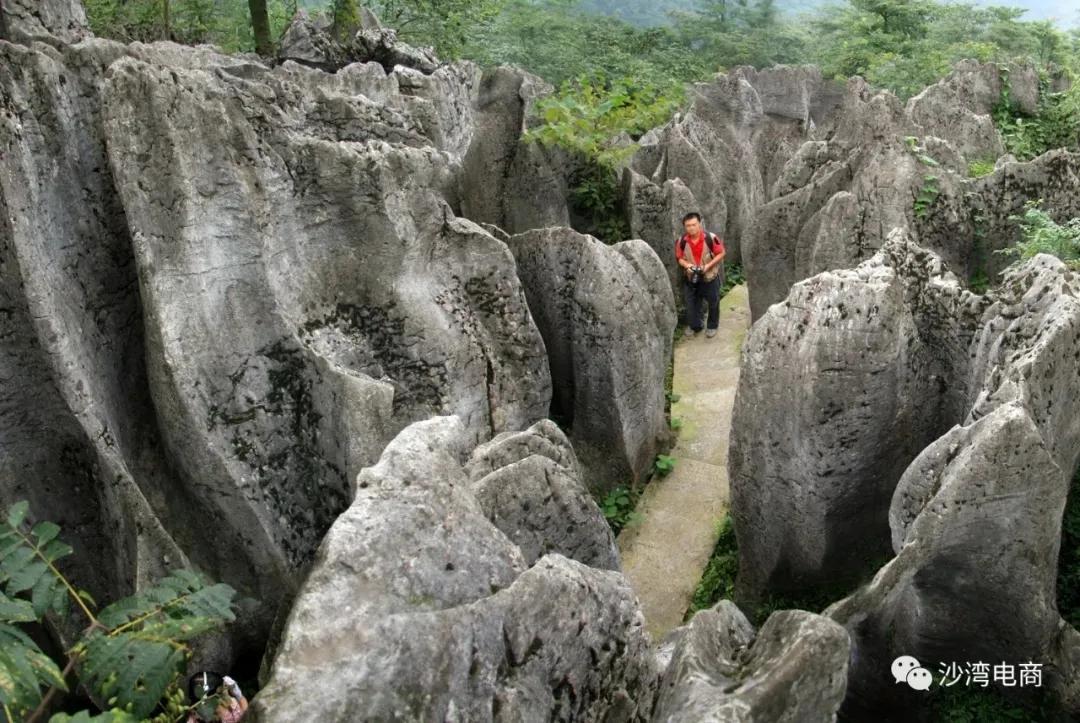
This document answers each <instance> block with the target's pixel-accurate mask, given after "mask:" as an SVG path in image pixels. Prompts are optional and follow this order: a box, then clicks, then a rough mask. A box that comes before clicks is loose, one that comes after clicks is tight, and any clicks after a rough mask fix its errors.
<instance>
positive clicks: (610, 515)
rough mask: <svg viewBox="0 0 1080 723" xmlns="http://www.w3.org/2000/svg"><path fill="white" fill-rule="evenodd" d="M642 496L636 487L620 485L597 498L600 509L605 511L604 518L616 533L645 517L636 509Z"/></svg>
mask: <svg viewBox="0 0 1080 723" xmlns="http://www.w3.org/2000/svg"><path fill="white" fill-rule="evenodd" d="M640 496H641V495H640V493H639V492H638V491H637V490H635V489H634V488H632V487H625V486H622V485H620V486H618V487H616V488H615V489H613V490H611V491H610V492H608V493H607V494H605V495H603V496H602V497H600V499H598V500H597V504H598V505H599V506H600V511H601V512H603V513H604V518H605V519H606V520H607V523H608V525H610V526H611V531H612V532H613V533H614V534H616V535H618V534H619V533H620V532H622V531H623V530H624V529H626V528H627V527H631V526H633V525H636V524H638V523H640V522H641V520H642V519H644V517H643V515H642V514H641V513H639V512H637V511H635V509H634V508H635V507H637V503H638V498H639V497H640Z"/></svg>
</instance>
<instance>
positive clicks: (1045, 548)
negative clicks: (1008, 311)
mask: <svg viewBox="0 0 1080 723" xmlns="http://www.w3.org/2000/svg"><path fill="white" fill-rule="evenodd" d="M1070 476H1071V475H1067V474H1062V470H1061V468H1060V467H1058V465H1057V464H1056V463H1055V462H1054V459H1053V457H1052V455H1051V454H1050V452H1049V450H1048V449H1047V447H1046V445H1045V444H1044V442H1043V439H1042V437H1041V435H1040V433H1039V430H1038V429H1037V427H1036V426H1035V424H1034V423H1033V422H1032V420H1031V417H1030V416H1029V414H1028V413H1027V412H1026V411H1025V410H1024V409H1023V407H1022V405H1020V404H1016V403H1010V404H1006V405H1002V406H999V407H997V408H996V409H995V410H994V411H993V412H991V413H990V414H989V415H987V416H985V417H982V418H980V419H978V420H977V421H975V422H972V423H971V424H969V425H966V426H964V427H955V428H953V429H952V430H951V431H950V432H948V433H946V434H945V435H944V436H942V437H941V438H940V439H939V440H937V441H936V442H934V443H933V444H931V445H930V446H929V447H927V449H926V450H925V451H924V452H923V453H922V454H921V455H920V456H919V457H918V458H917V459H916V460H915V461H914V462H913V463H912V465H911V466H910V467H909V468H908V470H907V472H906V473H905V474H904V477H903V478H902V479H901V481H900V483H899V484H898V486H897V489H896V495H895V496H894V498H893V503H892V508H891V510H890V515H889V516H890V522H891V523H892V530H893V539H894V547H895V549H896V550H897V553H898V554H897V556H896V557H895V558H893V559H892V561H890V562H889V563H888V564H887V565H886V566H885V567H884V568H882V569H881V571H880V572H879V573H878V574H877V575H876V576H875V578H874V580H873V582H872V583H871V584H870V585H869V586H868V587H866V588H864V589H862V590H860V591H858V592H857V593H855V594H854V595H852V596H851V597H849V598H847V599H845V600H844V601H842V602H839V603H837V604H836V605H834V606H833V607H832V608H830V609H829V610H827V611H826V614H828V615H830V616H831V617H832V618H833V619H835V620H837V621H838V622H841V623H842V624H844V625H846V626H847V627H848V628H849V630H850V631H851V633H852V637H853V644H854V646H855V649H856V655H854V656H853V660H854V661H855V662H854V664H853V669H852V671H851V681H850V688H851V695H850V699H849V701H848V702H847V704H846V706H847V710H850V711H851V712H852V714H854V715H860V714H868V713H870V712H871V711H874V710H882V709H886V708H888V707H889V706H908V707H909V709H910V708H912V707H914V706H915V705H916V704H917V703H918V698H917V694H916V691H912V690H910V689H908V690H906V691H905V690H903V689H902V688H907V686H897V685H895V683H893V682H892V681H891V680H889V679H888V678H887V677H886V676H884V675H883V674H882V673H883V671H888V670H889V665H890V663H891V661H892V660H893V659H894V658H895V657H896V656H899V655H912V656H915V657H916V658H917V659H918V660H919V661H921V662H923V665H924V666H926V667H933V668H936V667H937V666H938V664H939V661H950V660H956V659H957V658H958V656H961V655H962V657H963V660H970V661H992V660H993V661H1001V660H1005V661H1016V662H1021V661H1023V662H1026V661H1041V662H1043V663H1044V664H1048V665H1049V666H1051V667H1053V666H1054V662H1055V660H1056V659H1058V658H1060V656H1059V655H1057V654H1055V650H1056V649H1057V648H1058V647H1059V637H1060V636H1062V635H1063V634H1065V631H1066V630H1071V629H1070V628H1068V626H1064V625H1063V624H1062V621H1061V618H1060V616H1059V615H1058V612H1057V606H1056V590H1055V588H1056V584H1057V565H1056V561H1057V555H1058V547H1059V545H1060V542H1061V514H1062V510H1063V508H1064V505H1065V496H1066V491H1067V490H1068V484H1067V480H1068V478H1069V477H1070ZM988 630H993V631H994V633H993V634H992V635H988V634H987V631H988ZM1075 650H1080V648H1075ZM1048 672H1049V671H1048ZM1047 678H1048V680H1046V681H1045V684H1046V685H1048V686H1050V687H1056V688H1059V689H1060V688H1062V687H1063V685H1062V682H1063V681H1061V680H1060V679H1057V680H1051V679H1049V678H1051V676H1050V675H1048V676H1047ZM1069 684H1071V683H1069Z"/></svg>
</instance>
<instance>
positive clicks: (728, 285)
mask: <svg viewBox="0 0 1080 723" xmlns="http://www.w3.org/2000/svg"><path fill="white" fill-rule="evenodd" d="M745 283H746V276H744V275H743V267H742V265H741V264H732V265H731V266H727V265H726V264H725V267H724V284H723V285H722V286H721V287H720V298H721V299H722V298H724V297H725V296H727V294H728V292H729V291H731V290H732V289H734V288H735V287H736V286H739V285H740V284H745Z"/></svg>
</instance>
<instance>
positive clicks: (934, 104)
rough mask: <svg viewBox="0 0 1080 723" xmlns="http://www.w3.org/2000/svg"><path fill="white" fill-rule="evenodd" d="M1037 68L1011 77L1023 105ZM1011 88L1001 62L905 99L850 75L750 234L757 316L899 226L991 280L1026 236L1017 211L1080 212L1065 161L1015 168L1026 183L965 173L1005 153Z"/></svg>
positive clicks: (968, 67) (969, 65)
mask: <svg viewBox="0 0 1080 723" xmlns="http://www.w3.org/2000/svg"><path fill="white" fill-rule="evenodd" d="M1029 71H1030V69H1029V68H1027V66H1018V67H1017V68H1015V69H1014V73H1013V76H1012V78H1011V80H1010V81H1009V83H1010V87H1012V86H1013V84H1015V88H1016V89H1017V92H1018V93H1020V96H1019V97H1018V99H1017V100H1016V103H1017V104H1018V107H1020V108H1026V107H1028V106H1029V105H1030V104H1031V103H1032V102H1037V98H1038V92H1039V90H1038V83H1035V85H1034V86H1032V84H1031V78H1030V72H1029ZM1004 87H1005V82H1004V81H1003V78H1002V71H1001V69H999V68H998V66H996V65H993V64H980V63H976V62H974V61H964V62H961V63H958V64H957V65H956V67H955V69H954V70H953V72H952V73H951V74H950V75H949V76H948V77H947V78H945V79H944V80H942V81H940V82H939V83H936V84H935V85H933V86H930V87H929V88H927V89H926V90H925V91H923V92H922V93H920V94H919V95H917V96H915V97H914V98H912V99H911V100H909V101H908V103H907V105H906V106H903V105H902V104H901V103H900V102H899V100H897V99H896V98H895V97H894V96H893V95H892V94H890V93H875V92H873V91H872V90H871V89H870V87H869V86H868V85H867V84H866V83H865V81H863V80H862V79H859V78H853V79H851V80H850V81H849V82H848V85H847V92H846V95H845V97H844V100H843V103H842V106H841V108H840V109H839V110H838V111H836V112H835V113H833V114H832V115H831V116H830V118H831V119H832V123H831V126H830V128H829V129H828V132H827V133H823V132H820V131H819V132H817V133H814V134H811V135H810V137H809V138H808V140H807V142H806V143H805V144H803V146H802V147H801V148H799V149H798V150H797V151H795V152H792V153H788V154H786V163H785V164H784V165H783V167H782V169H781V170H780V172H779V173H778V174H777V180H776V182H775V183H774V185H773V186H772V190H771V196H770V199H771V200H767V202H765V203H764V204H763V205H760V207H759V208H757V209H755V214H756V215H755V223H754V224H753V225H752V226H749V227H748V228H749V232H748V233H747V234H744V237H745V243H744V249H743V254H742V255H743V258H744V270H745V273H746V275H747V279H748V281H749V286H750V302H751V311H752V313H753V315H754V318H755V319H756V318H759V317H760V316H761V315H762V314H764V313H765V310H766V309H767V308H768V307H769V306H770V305H771V304H774V303H776V302H778V301H780V300H782V299H783V298H784V297H785V296H786V295H787V291H788V289H790V288H791V286H792V284H794V283H796V282H797V281H799V280H801V279H804V278H807V277H809V276H811V275H813V274H816V273H820V272H821V271H825V270H829V269H838V268H850V267H852V266H854V265H856V264H858V263H859V262H861V261H863V260H865V259H867V258H869V257H870V256H872V255H873V254H874V253H875V251H876V250H877V249H879V248H881V247H882V246H883V245H884V243H885V240H886V238H887V235H888V234H889V232H890V231H892V230H893V229H894V228H904V229H908V230H909V231H910V232H911V233H912V235H913V236H914V238H915V239H916V240H917V241H918V242H919V243H920V244H921V245H922V246H924V247H925V248H928V249H931V250H933V251H934V252H935V253H937V254H939V255H940V256H941V257H942V258H943V259H944V260H945V261H946V263H947V264H948V265H949V267H950V268H952V269H953V270H954V271H955V272H956V273H957V274H958V275H959V276H961V277H962V278H965V279H966V278H970V277H987V278H990V279H991V280H993V278H994V276H995V275H996V274H997V273H998V272H999V271H1000V270H1001V269H1002V268H1004V266H1005V265H1006V263H1007V260H1005V259H1003V258H1002V257H1000V256H997V255H995V254H993V251H994V250H995V249H996V248H1000V247H1002V246H1003V245H1005V244H1006V243H1009V242H1011V241H1012V240H1013V239H1015V238H1016V235H1017V233H1018V231H1017V228H1016V226H1015V224H1014V223H1013V222H1011V221H1009V219H1008V216H1009V215H1011V214H1014V213H1016V212H1017V210H1018V209H1022V208H1023V206H1024V204H1025V203H1027V202H1029V201H1035V200H1037V199H1039V198H1043V197H1046V199H1045V201H1044V203H1045V207H1046V208H1047V209H1048V210H1049V211H1050V212H1051V214H1053V215H1055V216H1059V217H1062V218H1068V217H1070V216H1069V215H1068V214H1070V213H1071V212H1072V210H1073V209H1074V208H1075V204H1076V201H1075V199H1076V197H1077V194H1076V188H1077V185H1076V172H1075V170H1074V168H1073V164H1072V163H1071V162H1068V161H1065V160H1063V159H1062V158H1060V157H1059V158H1056V159H1054V158H1048V157H1043V158H1039V159H1035V160H1034V161H1031V162H1030V163H1028V164H1022V165H1023V170H1018V169H1017V168H1015V167H1014V168H1013V170H1012V173H1011V174H1010V175H1011V176H1017V175H1019V176H1020V177H1021V178H1023V179H1024V182H1020V183H1015V182H1014V183H1008V182H1003V180H1002V178H1003V175H1004V174H1005V173H1008V172H1007V171H1006V172H995V173H994V174H991V176H987V177H984V178H978V179H971V178H968V177H967V171H968V164H969V163H970V162H971V161H984V162H985V161H993V160H994V159H996V158H998V156H1000V155H1001V154H1002V153H1003V152H1004V149H1003V146H1002V143H1001V139H1000V136H999V134H998V132H997V130H996V129H995V128H994V126H993V122H992V120H991V112H992V110H993V109H994V107H995V105H997V104H998V103H999V102H1000V101H1001V98H1002V91H1003V89H1004ZM1032 94H1034V96H1033V97H1034V98H1035V100H1034V101H1032V98H1031V97H1029V96H1032ZM1056 153H1058V154H1062V153H1065V152H1064V151H1059V152H1056ZM780 155H781V157H784V154H780ZM1050 168H1054V169H1055V173H1053V174H1051V173H1048V172H1047V171H1048V170H1049V169H1050ZM1059 179H1060V180H1059ZM1065 189H1068V190H1065Z"/></svg>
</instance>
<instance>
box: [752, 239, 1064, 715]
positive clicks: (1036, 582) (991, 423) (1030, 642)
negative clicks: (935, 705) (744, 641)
mask: <svg viewBox="0 0 1080 723" xmlns="http://www.w3.org/2000/svg"><path fill="white" fill-rule="evenodd" d="M1078 298H1080V286H1078V282H1077V279H1076V277H1075V275H1074V273H1073V272H1071V271H1070V270H1069V269H1068V268H1067V267H1066V266H1065V265H1064V264H1063V263H1061V262H1060V261H1058V260H1056V259H1054V258H1052V257H1049V256H1037V257H1035V258H1034V259H1032V260H1030V261H1028V262H1027V263H1025V264H1023V265H1019V266H1017V267H1014V268H1011V269H1010V270H1009V271H1008V272H1007V274H1006V275H1005V277H1004V279H1003V281H1002V283H1001V285H1000V287H999V288H997V289H993V290H991V291H990V292H989V293H988V294H987V295H985V296H977V295H975V294H972V293H970V292H968V291H965V290H964V289H963V288H962V285H961V284H960V283H959V280H958V279H957V278H956V277H955V276H953V275H952V274H951V273H949V272H948V271H947V270H946V268H945V266H944V264H942V262H941V260H940V258H938V257H937V256H936V255H934V254H932V253H930V252H927V251H925V250H923V249H921V248H919V247H918V246H916V245H915V244H914V243H913V242H912V241H911V240H910V238H909V237H907V236H906V235H905V233H904V232H902V231H900V230H898V231H896V232H894V234H893V235H892V236H891V237H890V240H889V242H888V243H887V244H886V245H885V246H884V247H883V249H882V250H881V252H879V253H878V254H876V255H875V256H874V257H873V258H871V259H870V260H868V261H866V262H864V263H863V264H861V265H860V266H858V267H857V268H856V269H854V270H851V271H836V272H828V273H824V274H821V275H819V276H816V277H813V278H811V279H809V280H807V281H804V282H801V283H799V284H796V285H795V286H794V287H793V288H792V291H791V293H790V294H789V297H788V300H787V301H785V302H784V303H782V304H777V305H774V306H773V307H771V308H770V309H769V310H768V311H767V312H766V313H765V315H764V316H763V317H762V319H761V320H760V321H759V323H758V324H757V325H755V327H754V328H753V330H752V332H751V335H750V338H749V339H748V341H747V344H746V348H745V352H744V353H745V357H744V359H745V361H746V365H745V369H744V376H743V377H742V379H741V380H740V391H739V398H738V399H737V400H736V420H735V423H734V425H733V428H734V429H735V434H734V435H733V439H732V441H733V451H732V462H731V469H732V485H733V501H732V504H733V515H734V518H735V522H736V531H737V534H738V535H739V548H740V580H739V586H740V594H741V595H744V596H745V597H746V598H747V599H750V600H752V599H754V598H755V597H759V596H761V595H762V594H764V593H765V592H766V591H768V590H771V589H783V588H785V587H787V586H789V585H792V584H795V582H796V581H807V580H808V581H811V582H818V583H820V582H822V581H823V580H824V577H823V576H822V571H823V570H828V571H829V572H828V576H829V577H831V578H834V579H843V577H844V575H845V574H847V575H848V576H849V577H855V576H858V575H859V574H860V573H865V572H867V571H868V569H872V567H871V565H872V563H873V562H874V559H873V557H872V556H871V557H870V559H866V557H865V556H866V555H867V554H868V553H870V554H871V555H872V554H873V553H880V552H881V551H882V548H884V550H885V552H886V554H887V555H891V554H895V557H893V558H892V559H891V560H890V561H889V562H888V563H887V564H885V566H884V567H882V568H881V569H880V570H879V571H878V572H877V574H876V575H875V576H874V579H873V581H872V582H870V583H869V585H867V586H865V587H863V588H861V589H859V590H858V591H856V592H855V593H854V594H852V595H851V596H850V597H848V598H847V599H845V600H843V601H842V602H838V603H837V604H835V605H834V606H832V607H831V608H830V609H829V610H828V611H827V614H828V615H829V616H830V617H832V618H833V619H835V620H837V621H838V622H841V623H843V624H844V625H845V626H846V627H847V628H848V631H849V632H850V633H851V636H852V644H853V646H854V650H853V656H852V660H853V661H854V662H853V667H852V669H851V673H850V678H849V689H848V697H847V700H846V702H845V711H846V712H847V713H848V714H850V715H852V716H855V717H856V718H859V717H865V716H872V715H880V714H881V713H882V711H887V710H888V709H889V707H890V706H897V705H902V706H917V704H918V699H917V698H916V697H913V696H912V695H911V694H910V693H911V692H912V691H909V690H905V689H901V687H897V686H895V684H894V683H893V682H892V681H891V679H889V678H888V676H886V675H883V671H887V670H888V666H889V663H890V662H891V661H892V660H893V658H895V657H896V656H898V655H913V656H915V657H916V658H918V659H919V660H921V661H924V663H925V661H933V662H932V665H933V666H934V667H935V668H936V666H937V665H938V662H939V661H948V660H952V659H955V658H956V655H957V654H958V651H962V653H963V654H964V655H966V656H967V659H968V660H1008V661H1027V660H1036V661H1044V662H1045V663H1046V664H1047V666H1048V667H1049V669H1050V671H1051V672H1050V674H1049V679H1050V680H1049V682H1048V683H1047V684H1048V685H1049V686H1051V687H1052V688H1053V689H1054V690H1056V691H1057V693H1058V694H1059V695H1060V696H1061V698H1062V699H1063V700H1064V701H1065V705H1066V708H1067V709H1068V710H1072V711H1076V710H1080V695H1078V690H1077V686H1076V683H1075V677H1074V676H1075V671H1076V661H1077V660H1078V659H1080V642H1078V641H1080V634H1078V633H1077V632H1076V631H1075V630H1073V629H1072V628H1071V627H1069V626H1068V625H1067V624H1066V623H1065V622H1064V621H1062V620H1061V618H1060V616H1059V615H1058V612H1057V606H1056V598H1055V595H1056V592H1055V585H1056V575H1057V555H1058V547H1059V544H1060V539H1061V515H1062V510H1063V508H1064V504H1065V498H1066V494H1067V491H1068V487H1069V481H1070V479H1071V478H1072V475H1073V472H1074V470H1075V469H1076V466H1077V463H1078V462H1080V423H1078V421H1077V419H1078V415H1077V414H1076V409H1075V400H1076V399H1077V398H1078V396H1077V395H1078V394H1080V378H1078V377H1077V375H1076V372H1075V369H1076V359H1078V358H1080V302H1078V301H1077V299H1078ZM780 370H788V371H787V372H786V374H787V376H785V375H784V373H783V372H781V371H780ZM793 374H794V375H795V376H792V375H793ZM803 374H805V375H806V376H805V377H804V376H802V375H803ZM834 379H835V380H843V381H842V382H839V383H838V382H837V381H834ZM744 382H745V385H746V386H745V387H743V386H742V384H743V383H744ZM842 387H846V388H842ZM781 388H786V389H799V390H804V389H805V390H807V391H806V392H802V391H800V393H799V394H797V395H796V397H795V399H794V400H792V398H791V395H790V394H788V395H787V399H786V400H785V402H784V404H783V405H782V406H781V405H780V404H779V403H778V402H777V401H776V400H774V399H772V398H771V395H770V394H769V393H768V392H767V391H764V390H768V389H781ZM868 395H869V396H868ZM877 395H879V396H877ZM793 408H794V409H795V410H801V411H797V414H796V415H791V410H792V409H793ZM785 415H787V416H785ZM790 416H795V417H796V419H795V421H793V422H792V424H791V425H790V426H789V425H788V424H787V423H786V420H787V418H788V417H790ZM765 420H769V421H768V422H766V421H765ZM854 420H858V421H857V423H855V422H854ZM893 425H896V426H893ZM796 510H797V511H796ZM871 528H872V529H871ZM819 536H821V538H823V539H822V541H820V542H819V541H817V540H818V537H819ZM841 540H846V541H848V543H849V545H848V549H847V550H845V549H844V546H843V545H842V544H841ZM851 540H859V543H860V544H859V545H858V548H859V550H858V551H857V552H856V554H851V550H850V548H851V547H854V546H851V545H850V541H851ZM987 630H994V631H995V633H994V634H993V635H987V634H986V631H987Z"/></svg>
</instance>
